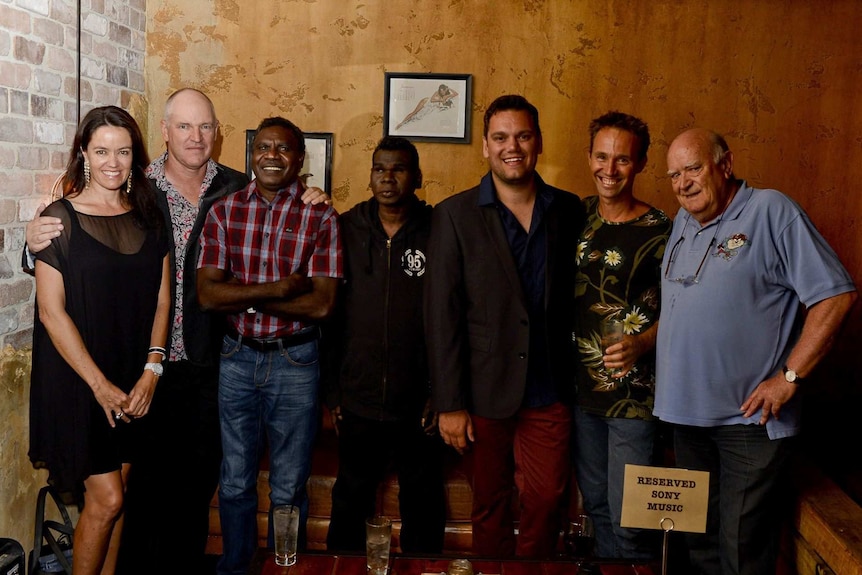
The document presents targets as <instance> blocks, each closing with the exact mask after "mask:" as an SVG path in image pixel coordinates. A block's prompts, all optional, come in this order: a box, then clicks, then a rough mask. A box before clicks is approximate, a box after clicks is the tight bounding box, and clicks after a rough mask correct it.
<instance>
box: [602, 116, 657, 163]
mask: <svg viewBox="0 0 862 575" xmlns="http://www.w3.org/2000/svg"><path fill="white" fill-rule="evenodd" d="M604 128H617V129H619V130H625V131H626V132H629V133H631V134H634V136H635V137H636V138H637V139H638V156H639V157H638V159H639V160H643V159H644V158H646V157H647V150H649V144H650V138H649V127H647V124H646V122H644V121H643V120H641V119H640V118H637V117H635V116H632V115H630V114H626V113H623V112H617V111H616V110H612V111H610V112H608V113H606V114H602V115H601V116H599V117H598V118H596V119H595V120H593V121H592V122H590V154H592V153H593V142H594V141H595V139H596V134H598V133H599V131H600V130H602V129H604Z"/></svg>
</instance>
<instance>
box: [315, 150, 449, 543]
mask: <svg viewBox="0 0 862 575" xmlns="http://www.w3.org/2000/svg"><path fill="white" fill-rule="evenodd" d="M421 185H422V172H421V170H420V169H419V154H418V152H417V151H416V147H415V146H414V145H413V144H411V143H410V142H409V141H408V140H406V139H404V138H396V137H384V138H383V139H382V140H381V141H380V143H379V144H378V145H377V148H376V149H375V150H374V154H373V156H372V165H371V182H370V187H371V191H372V192H373V194H374V197H373V198H371V199H370V200H367V201H365V202H362V203H360V204H358V205H356V206H355V207H353V209H351V210H350V211H348V212H346V213H345V214H343V215H342V216H341V228H342V235H343V240H344V258H345V276H346V277H345V284H344V286H343V291H342V293H341V294H340V300H339V308H338V311H337V316H336V319H335V321H334V323H335V325H334V326H332V328H331V329H330V330H327V337H331V338H332V339H331V340H330V341H329V344H330V345H331V346H332V347H331V361H330V362H328V363H329V366H330V369H329V370H328V371H329V373H328V376H327V377H326V379H327V382H326V385H327V397H326V402H327V405H328V407H329V408H330V410H331V414H332V420H333V424H334V425H335V429H336V432H337V433H338V458H339V459H338V478H337V479H336V482H335V486H334V487H333V490H332V515H331V521H330V524H329V533H328V534H327V538H326V545H327V548H328V549H329V550H331V551H335V550H340V551H345V550H352V551H362V550H364V549H365V519H366V518H368V517H370V516H372V515H374V514H375V513H376V512H379V510H377V509H375V503H376V492H377V487H378V485H379V484H380V482H381V481H382V480H383V479H384V477H385V474H386V472H387V470H388V469H389V466H390V465H394V468H395V469H396V471H397V473H398V483H399V487H400V495H399V502H400V513H401V520H402V528H401V549H402V550H403V551H405V552H425V553H439V552H440V551H441V550H442V548H443V532H444V528H445V522H446V516H445V512H446V507H445V500H444V492H443V470H442V467H443V464H442V461H441V456H442V444H441V442H440V440H439V437H438V436H436V435H432V434H431V432H430V431H428V432H426V430H436V418H435V417H434V416H432V415H431V414H429V412H428V408H427V404H428V397H429V381H428V367H427V360H426V357H425V336H424V334H423V317H422V286H423V283H424V275H425V253H426V246H427V243H428V236H429V232H430V229H431V206H429V205H426V204H425V202H424V201H422V200H420V199H418V198H417V197H416V194H415V191H416V188H419V187H421Z"/></svg>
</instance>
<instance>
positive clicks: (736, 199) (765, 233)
mask: <svg viewBox="0 0 862 575" xmlns="http://www.w3.org/2000/svg"><path fill="white" fill-rule="evenodd" d="M667 163H668V175H669V176H670V179H671V183H672V186H673V190H674V192H675V193H676V196H677V199H678V200H679V203H680V206H681V209H680V210H679V212H678V213H677V216H676V218H675V219H674V223H673V230H672V231H671V235H670V238H669V240H668V244H667V245H668V246H669V248H668V249H667V250H666V251H665V254H664V262H663V271H662V282H661V319H660V321H659V327H658V340H657V354H656V355H657V357H656V359H657V374H656V395H655V410H654V413H655V415H657V416H658V417H659V418H660V419H662V420H664V421H667V422H670V423H672V424H674V448H675V454H676V463H677V465H678V466H680V467H683V468H688V469H695V470H702V471H708V472H709V473H710V486H709V511H708V515H707V532H706V533H705V534H687V542H688V547H689V556H690V559H691V562H692V564H693V568H694V571H692V572H694V573H703V574H707V575H718V574H721V575H731V574H744V575H762V574H764V573H774V572H775V562H776V557H777V549H778V538H777V536H778V535H779V533H780V528H779V527H780V522H781V520H782V518H783V515H782V513H781V509H782V508H784V509H786V508H787V506H786V505H783V506H782V505H781V503H782V499H781V495H782V493H781V492H782V490H781V489H780V488H781V486H782V478H783V472H784V470H785V467H786V463H787V462H788V459H789V455H790V454H791V447H792V443H791V442H792V441H793V437H794V436H795V435H797V434H798V433H799V427H800V418H799V415H800V414H799V412H800V403H801V400H800V393H799V388H800V386H804V385H805V383H804V382H805V380H806V378H807V376H808V375H809V374H810V373H811V371H812V370H813V369H814V366H815V365H817V363H818V362H819V361H820V360H821V359H822V358H823V356H824V355H825V354H826V352H827V350H828V349H829V346H830V344H831V342H832V340H833V338H834V336H835V335H836V333H837V332H838V330H839V328H840V326H841V323H842V321H843V319H844V317H845V315H846V314H847V312H848V311H849V309H850V307H851V305H852V304H853V302H854V300H855V299H856V288H855V287H854V285H853V281H852V280H851V278H850V276H849V275H848V273H847V271H846V270H845V269H844V267H843V266H842V265H841V262H840V261H839V260H838V257H837V256H836V255H835V252H834V251H833V250H832V249H831V248H830V247H829V245H828V244H827V243H826V241H825V240H824V239H823V237H822V236H821V235H820V234H819V233H818V232H817V230H816V229H815V227H814V225H813V224H812V223H811V221H810V220H809V219H808V217H807V215H806V214H805V212H803V211H802V209H801V208H800V207H799V206H798V205H797V204H796V203H795V202H794V201H793V200H791V199H790V198H788V197H787V196H785V195H784V194H782V193H781V192H778V191H776V190H767V189H764V190H759V189H754V188H752V187H750V186H749V185H748V184H747V183H746V182H745V181H743V180H739V179H737V178H736V177H735V176H734V174H733V153H732V152H731V151H730V149H729V148H728V146H727V142H726V141H725V140H724V138H722V137H721V136H720V135H718V134H716V133H715V132H711V131H709V130H702V129H693V130H687V131H685V132H683V133H682V134H680V135H679V136H678V137H677V138H676V139H675V140H674V141H673V142H672V143H671V145H670V148H669V149H668V154H667ZM800 304H801V305H800ZM801 307H804V308H806V311H805V312H804V313H803V312H802V311H801ZM784 483H786V482H784Z"/></svg>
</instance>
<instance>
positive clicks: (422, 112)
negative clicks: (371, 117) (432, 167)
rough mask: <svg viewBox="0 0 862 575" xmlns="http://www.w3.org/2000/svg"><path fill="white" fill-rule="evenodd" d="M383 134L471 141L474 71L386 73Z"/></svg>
mask: <svg viewBox="0 0 862 575" xmlns="http://www.w3.org/2000/svg"><path fill="white" fill-rule="evenodd" d="M385 82H386V85H385V94H386V96H385V98H386V101H385V102H384V109H383V133H384V135H387V136H402V137H404V138H407V139H409V140H413V141H417V142H450V143H457V144H469V143H470V111H471V108H470V103H471V102H472V89H473V76H472V75H470V74H416V73H407V72H386V76H385Z"/></svg>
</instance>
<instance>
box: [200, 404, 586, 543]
mask: <svg viewBox="0 0 862 575" xmlns="http://www.w3.org/2000/svg"><path fill="white" fill-rule="evenodd" d="M322 419H323V421H324V422H325V423H324V425H323V426H322V427H323V428H322V430H321V431H320V433H319V434H318V438H317V441H316V443H315V447H314V452H313V454H312V463H311V477H310V478H309V480H308V484H307V489H308V496H309V518H308V525H307V530H306V534H307V545H308V549H310V550H324V549H326V532H327V530H328V529H329V516H330V513H331V511H332V486H333V485H334V484H335V478H336V476H337V473H338V449H337V437H336V435H335V431H334V430H333V429H332V427H331V425H328V424H327V423H328V421H329V418H328V416H327V417H325V418H322ZM266 462H267V459H266V457H264V459H263V461H262V469H261V473H260V475H259V476H258V481H257V493H258V537H259V544H260V546H261V547H265V546H266V530H267V510H268V507H269V484H268V480H269V472H268V471H267V470H266ZM470 466H471V459H470V456H469V454H468V455H466V456H463V457H462V456H459V455H458V454H457V453H455V451H454V450H452V449H448V448H447V449H446V450H445V456H444V467H445V478H446V484H445V488H446V534H445V538H444V550H445V552H446V553H449V554H467V553H469V551H470V547H471V543H472V527H471V523H470V510H471V507H472V502H473V495H472V493H473V492H472V489H471V487H470V476H471V469H470ZM572 489H573V492H574V493H575V494H576V496H575V498H574V500H573V502H572V504H571V505H569V506H568V507H570V508H571V509H572V512H573V513H574V512H580V511H579V510H580V509H581V500H580V494H579V493H578V491H577V488H576V487H575V486H574V480H573V481H572ZM377 496H378V506H377V507H378V509H382V514H383V515H386V516H387V517H391V518H392V519H393V528H392V531H393V546H394V550H395V551H400V547H399V534H400V530H401V522H400V521H399V511H398V479H397V477H396V475H395V474H394V473H390V474H389V475H388V476H387V478H386V480H385V481H384V483H383V484H382V485H381V486H380V489H379V490H378V495H377ZM512 505H513V511H514V513H515V516H516V517H517V511H518V509H517V507H518V504H517V498H515V500H513V502H512ZM221 545H222V542H221V525H220V522H219V516H218V495H217V494H216V496H214V497H213V500H212V505H211V508H210V530H209V540H208V543H207V553H210V554H219V553H221Z"/></svg>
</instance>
